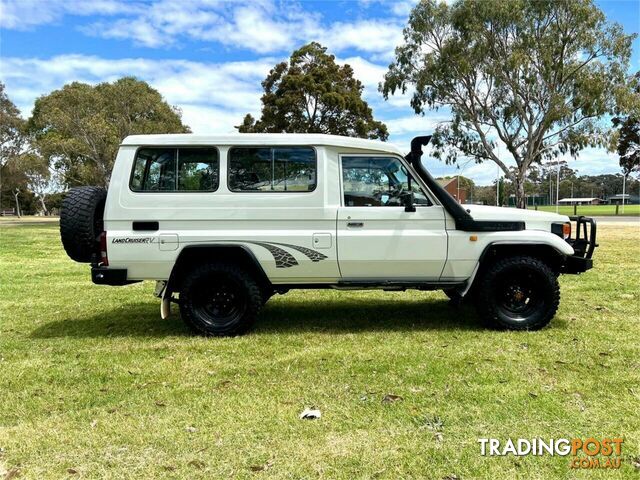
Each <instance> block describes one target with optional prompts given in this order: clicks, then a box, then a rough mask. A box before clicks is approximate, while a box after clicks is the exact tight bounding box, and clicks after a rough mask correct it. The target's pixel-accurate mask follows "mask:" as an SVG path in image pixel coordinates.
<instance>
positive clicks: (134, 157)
mask: <svg viewBox="0 0 640 480" xmlns="http://www.w3.org/2000/svg"><path fill="white" fill-rule="evenodd" d="M145 148H157V149H175V150H176V156H175V160H176V182H177V181H178V172H179V164H180V154H179V153H178V151H179V150H180V149H183V150H186V149H205V148H208V149H212V150H215V152H216V153H217V155H218V185H216V188H215V189H214V190H135V189H134V188H133V186H132V183H133V175H134V174H135V170H136V160H137V158H138V152H139V151H140V150H144V149H145ZM221 164H222V158H221V156H220V149H219V148H218V147H217V146H215V145H140V146H139V147H137V148H136V151H135V152H134V155H133V162H132V164H131V174H130V175H129V191H130V192H132V193H156V194H158V193H161V194H165V193H171V194H173V193H188V194H192V193H215V192H217V191H218V190H220V183H221V182H220V180H221V176H220V171H221V168H220V166H221Z"/></svg>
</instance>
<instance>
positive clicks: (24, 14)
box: [1, 0, 404, 61]
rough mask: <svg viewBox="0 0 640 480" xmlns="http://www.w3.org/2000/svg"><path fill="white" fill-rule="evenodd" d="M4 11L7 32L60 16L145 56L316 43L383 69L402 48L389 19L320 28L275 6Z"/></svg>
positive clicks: (202, 2) (397, 25) (315, 18)
mask: <svg viewBox="0 0 640 480" xmlns="http://www.w3.org/2000/svg"><path fill="white" fill-rule="evenodd" d="M3 7H4V8H3V9H2V17H1V23H2V26H3V28H7V29H28V28H31V27H33V26H36V25H42V24H48V23H55V22H57V21H59V20H61V19H62V17H64V16H66V15H75V16H87V15H92V16H94V17H97V20H95V21H92V22H91V23H89V24H86V25H82V26H80V27H78V29H79V30H80V31H81V32H83V33H84V34H86V35H91V36H96V37H103V38H109V39H119V40H130V41H132V42H133V43H135V44H136V45H141V46H145V47H150V48H161V47H167V46H176V45H181V44H182V43H184V41H186V40H191V41H202V42H215V43H219V44H221V45H223V46H226V47H229V48H237V49H242V50H248V51H252V52H256V53H259V54H267V53H274V52H285V51H286V52H289V51H291V50H293V49H294V48H295V47H296V46H299V45H301V44H303V43H307V42H310V41H318V42H320V43H322V44H324V45H326V46H327V47H329V50H330V51H332V52H336V53H339V52H343V51H347V50H357V51H360V52H365V53H367V54H369V55H372V56H373V57H374V58H376V59H380V60H385V61H388V60H391V59H392V58H393V51H394V49H395V47H396V46H397V45H398V44H399V43H400V42H401V41H402V28H403V24H404V22H403V21H402V20H400V19H399V18H398V17H394V16H393V15H391V16H390V17H389V18H387V19H370V20H367V19H364V20H356V21H354V22H343V21H342V22H333V23H329V24H326V23H324V22H323V20H322V17H321V16H320V15H319V14H318V13H315V12H313V11H308V10H304V9H302V7H301V6H300V5H297V4H295V3H287V4H283V5H279V6H276V4H275V3H274V0H260V1H252V2H247V3H244V2H237V1H233V0H184V1H180V2H178V1H175V0H160V1H157V2H154V3H147V2H141V1H135V0H132V1H125V0H93V1H91V2H87V1H82V0H67V1H62V0H48V1H42V0H4V4H3ZM389 8H392V7H389Z"/></svg>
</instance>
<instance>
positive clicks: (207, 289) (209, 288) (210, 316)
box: [180, 262, 263, 336]
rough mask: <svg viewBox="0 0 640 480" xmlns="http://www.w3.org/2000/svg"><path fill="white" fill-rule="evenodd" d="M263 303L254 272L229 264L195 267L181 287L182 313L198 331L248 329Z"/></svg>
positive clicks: (218, 332)
mask: <svg viewBox="0 0 640 480" xmlns="http://www.w3.org/2000/svg"><path fill="white" fill-rule="evenodd" d="M262 305H263V300H262V293H261V290H260V287H259V285H258V283H257V282H256V281H255V279H254V278H253V276H252V275H250V274H249V273H248V272H246V271H245V270H244V269H242V268H239V267H237V266H235V265H231V264H228V263H222V262H220V263H218V262H216V263H210V264H206V265H202V266H200V267H197V268H196V269H194V270H193V271H192V272H191V273H190V274H189V275H188V276H187V277H186V278H185V280H184V281H183V283H182V288H181V290H180V314H181V316H182V319H183V320H184V321H185V323H186V324H187V325H189V327H191V328H192V329H193V330H194V331H195V332H196V333H199V334H201V335H210V336H233V335H239V334H242V333H244V332H246V331H247V330H248V329H249V328H251V326H252V325H253V323H254V322H255V319H256V317H257V316H258V313H259V311H260V308H261V307H262Z"/></svg>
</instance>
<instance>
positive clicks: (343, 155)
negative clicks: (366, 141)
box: [338, 152, 440, 209]
mask: <svg viewBox="0 0 640 480" xmlns="http://www.w3.org/2000/svg"><path fill="white" fill-rule="evenodd" d="M349 157H371V158H394V159H396V160H398V161H399V162H400V164H401V165H402V166H403V167H404V168H406V169H407V172H408V173H409V174H410V175H411V178H412V180H413V181H414V182H416V183H417V184H418V185H419V186H420V188H421V189H422V191H423V192H424V194H425V196H426V197H427V198H428V199H429V201H430V202H431V205H419V204H415V205H414V206H415V207H416V208H429V207H434V206H440V202H439V201H438V199H437V198H436V197H435V195H434V194H433V193H432V192H431V190H430V189H429V188H428V187H427V186H426V185H425V183H424V182H423V181H422V179H421V178H420V177H419V176H418V174H417V173H416V172H415V171H414V169H413V167H412V166H411V165H409V162H407V161H406V159H404V158H403V157H401V156H399V155H397V154H394V153H364V152H363V153H341V154H339V162H338V163H339V165H338V168H339V173H340V207H341V208H402V209H404V208H405V207H403V206H371V207H366V206H359V207H356V206H351V205H345V204H344V173H343V170H342V159H343V158H349Z"/></svg>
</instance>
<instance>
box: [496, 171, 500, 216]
mask: <svg viewBox="0 0 640 480" xmlns="http://www.w3.org/2000/svg"><path fill="white" fill-rule="evenodd" d="M499 206H500V165H498V172H497V175H496V207H499Z"/></svg>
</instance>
